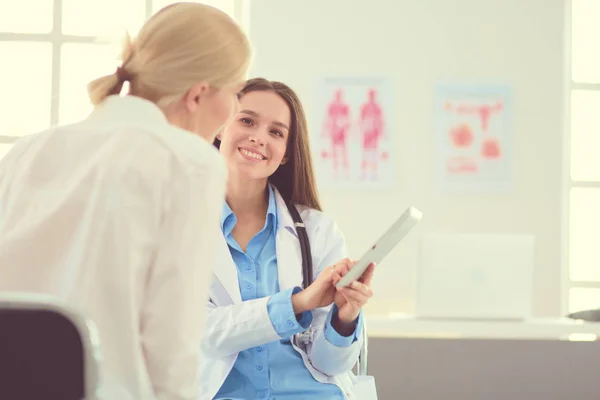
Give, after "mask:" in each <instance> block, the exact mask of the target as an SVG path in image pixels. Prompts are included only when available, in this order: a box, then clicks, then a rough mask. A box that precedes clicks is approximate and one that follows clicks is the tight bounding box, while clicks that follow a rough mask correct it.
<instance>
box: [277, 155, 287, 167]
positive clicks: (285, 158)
mask: <svg viewBox="0 0 600 400" xmlns="http://www.w3.org/2000/svg"><path fill="white" fill-rule="evenodd" d="M288 161H289V158H288V156H287V155H285V156H283V158H282V159H281V164H279V165H285V164H287V162H288Z"/></svg>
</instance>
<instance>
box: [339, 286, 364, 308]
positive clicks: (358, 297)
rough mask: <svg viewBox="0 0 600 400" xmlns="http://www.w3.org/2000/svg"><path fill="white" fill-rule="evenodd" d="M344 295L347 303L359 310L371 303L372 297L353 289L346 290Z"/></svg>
mask: <svg viewBox="0 0 600 400" xmlns="http://www.w3.org/2000/svg"><path fill="white" fill-rule="evenodd" d="M342 293H343V295H344V298H345V299H346V301H347V302H348V303H350V304H352V305H353V306H355V307H357V308H361V307H362V306H364V305H365V304H367V301H369V297H370V296H366V295H364V294H362V293H361V292H359V291H358V290H355V289H352V288H345V289H344V291H343V292H342Z"/></svg>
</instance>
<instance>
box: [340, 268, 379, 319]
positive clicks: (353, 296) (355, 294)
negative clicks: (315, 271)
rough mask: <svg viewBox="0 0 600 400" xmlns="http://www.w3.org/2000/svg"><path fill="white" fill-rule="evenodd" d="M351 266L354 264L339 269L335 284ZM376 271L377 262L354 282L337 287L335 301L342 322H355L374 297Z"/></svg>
mask: <svg viewBox="0 0 600 400" xmlns="http://www.w3.org/2000/svg"><path fill="white" fill-rule="evenodd" d="M350 268H352V266H344V267H343V268H339V269H337V270H336V271H335V272H334V274H333V284H334V285H336V284H337V283H338V282H339V281H340V280H341V279H342V277H343V276H344V275H346V274H347V273H348V271H350ZM374 273H375V264H374V263H372V264H371V265H369V266H368V267H367V269H366V270H365V272H364V273H363V274H362V276H361V277H360V278H359V279H358V280H356V281H354V282H352V283H351V284H350V285H349V286H345V287H341V288H336V289H337V292H336V294H335V297H334V302H335V305H336V306H337V307H338V318H339V320H340V322H341V323H342V324H351V323H353V322H354V321H355V320H356V318H358V314H360V310H361V309H362V308H363V307H364V305H365V304H367V302H368V301H369V299H370V298H371V297H373V290H372V289H371V280H372V279H373V274H374Z"/></svg>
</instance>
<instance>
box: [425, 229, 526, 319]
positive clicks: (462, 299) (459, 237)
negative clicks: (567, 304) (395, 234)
mask: <svg viewBox="0 0 600 400" xmlns="http://www.w3.org/2000/svg"><path fill="white" fill-rule="evenodd" d="M534 264H535V238H534V236H533V235H513V234H510V235H507V234H428V235H425V236H424V237H423V238H422V240H421V243H420V246H419V260H418V265H417V274H416V276H417V282H416V283H417V287H416V299H415V315H416V317H417V318H425V319H467V320H468V319H478V320H525V319H529V318H530V317H531V294H532V285H533V272H534Z"/></svg>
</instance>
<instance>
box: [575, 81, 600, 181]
mask: <svg viewBox="0 0 600 400" xmlns="http://www.w3.org/2000/svg"><path fill="white" fill-rule="evenodd" d="M598 149H600V92H598V91H589V90H574V91H573V92H572V95H571V178H572V179H574V180H582V181H600V157H598Z"/></svg>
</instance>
